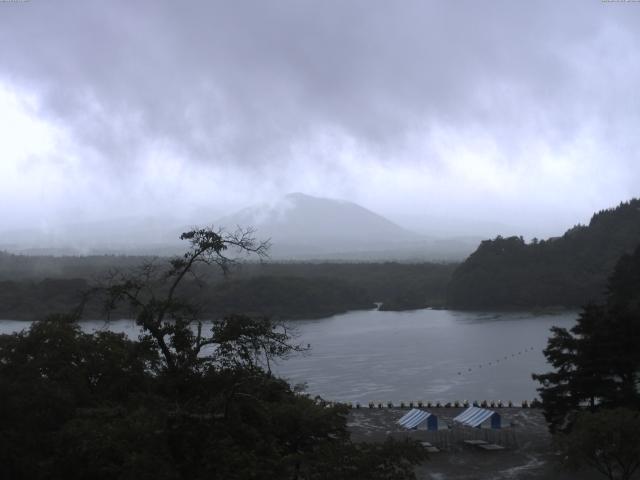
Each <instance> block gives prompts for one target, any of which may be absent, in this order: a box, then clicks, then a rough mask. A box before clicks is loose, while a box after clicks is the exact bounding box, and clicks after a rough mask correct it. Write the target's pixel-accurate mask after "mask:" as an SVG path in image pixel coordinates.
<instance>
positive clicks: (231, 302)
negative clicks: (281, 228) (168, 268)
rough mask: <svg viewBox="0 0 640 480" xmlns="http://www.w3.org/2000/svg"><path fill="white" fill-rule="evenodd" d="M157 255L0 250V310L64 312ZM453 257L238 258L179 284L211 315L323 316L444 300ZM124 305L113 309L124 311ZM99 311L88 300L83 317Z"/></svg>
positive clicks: (9, 314)
mask: <svg viewBox="0 0 640 480" xmlns="http://www.w3.org/2000/svg"><path fill="white" fill-rule="evenodd" d="M161 261H162V259H159V258H150V257H126V256H90V257H28V256H20V255H10V254H6V253H0V317H1V318H10V319H25V320H32V319H37V318H43V316H44V315H45V314H47V313H49V312H66V311H69V310H70V309H72V308H73V307H74V306H75V305H77V304H78V303H79V302H80V301H81V299H82V292H85V291H87V290H89V289H90V288H91V287H92V286H93V285H96V284H99V283H100V282H101V281H103V279H104V278H106V277H108V276H109V275H113V274H114V272H128V271H131V270H135V268H137V265H140V264H144V263H149V262H161ZM454 268H455V264H438V263H421V264H404V263H394V262H389V263H272V262H262V263H261V262H247V263H240V264H237V265H235V266H234V267H233V268H232V269H231V271H230V274H229V275H228V276H227V277H225V276H223V275H221V274H220V272H219V271H217V270H215V269H211V268H206V267H201V268H200V269H199V270H198V278H197V279H195V278H194V279H189V281H187V282H185V284H184V286H183V287H182V288H183V291H184V293H185V295H188V296H189V298H190V300H191V301H192V302H194V304H197V305H198V306H199V308H200V309H201V312H203V315H205V316H208V317H218V316H223V315H225V314H228V313H232V312H241V313H247V314H255V313H260V314H265V315H270V316H273V317H277V318H287V319H297V318H313V317H323V316H328V315H332V314H336V313H342V312H346V311H348V310H357V309H367V308H374V303H375V302H382V303H383V307H382V308H383V309H392V310H405V309H414V308H424V307H426V306H442V305H444V302H445V297H446V285H447V283H448V281H449V279H450V278H451V273H452V272H453V270H454ZM127 313H128V312H126V311H118V312H116V314H120V315H127ZM103 314H104V312H103V309H102V308H101V305H100V304H99V303H95V302H94V303H89V304H88V305H87V308H86V310H85V318H99V317H101V316H102V315H103Z"/></svg>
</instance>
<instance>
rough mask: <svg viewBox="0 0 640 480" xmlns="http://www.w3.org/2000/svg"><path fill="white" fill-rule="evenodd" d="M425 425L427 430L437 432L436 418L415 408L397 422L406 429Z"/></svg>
mask: <svg viewBox="0 0 640 480" xmlns="http://www.w3.org/2000/svg"><path fill="white" fill-rule="evenodd" d="M425 423H426V427H427V430H438V417H436V416H435V415H433V414H431V413H429V412H425V411H424V410H419V409H417V408H412V409H411V410H409V413H407V414H406V415H404V416H403V417H402V418H401V419H400V420H398V424H399V425H401V426H403V427H404V428H408V429H413V428H419V426H420V425H424V424H425Z"/></svg>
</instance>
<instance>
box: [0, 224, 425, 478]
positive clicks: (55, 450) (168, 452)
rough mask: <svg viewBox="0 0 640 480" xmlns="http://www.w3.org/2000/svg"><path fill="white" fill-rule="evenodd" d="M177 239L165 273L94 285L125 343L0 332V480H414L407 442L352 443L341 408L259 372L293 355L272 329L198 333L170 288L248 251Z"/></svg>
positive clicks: (78, 335)
mask: <svg viewBox="0 0 640 480" xmlns="http://www.w3.org/2000/svg"><path fill="white" fill-rule="evenodd" d="M183 238H184V239H187V240H190V243H191V247H190V249H189V250H188V251H187V253H185V255H184V256H183V257H179V258H175V259H172V260H171V261H170V262H169V266H168V267H167V268H161V267H159V266H158V265H154V264H151V263H146V264H145V265H143V266H142V267H141V268H140V269H138V270H136V271H134V272H132V273H130V274H114V275H112V276H111V278H110V281H109V282H108V283H107V284H106V285H104V286H103V287H101V288H100V289H95V290H94V293H95V294H97V293H101V294H102V296H101V297H100V298H101V300H103V301H104V302H105V305H107V306H108V307H109V308H114V307H115V306H117V305H118V304H122V303H126V304H127V305H128V307H129V308H130V311H131V312H132V314H133V315H134V317H135V319H136V322H137V324H138V325H139V326H140V328H141V330H142V333H141V335H140V338H139V339H138V340H137V341H132V340H129V339H126V338H125V337H124V336H123V335H117V334H113V333H108V332H98V333H94V334H86V333H82V332H81V331H80V329H79V328H78V326H77V325H76V323H75V320H77V318H78V317H77V315H73V316H62V315H57V316H52V317H49V318H48V319H47V320H45V321H41V322H36V323H34V324H33V325H32V326H31V328H30V329H29V330H28V331H25V332H21V333H19V334H13V335H3V336H0V478H11V479H16V480H21V479H36V480H37V479H45V478H46V479H64V480H74V479H86V478H91V479H99V480H100V479H105V480H107V479H109V480H114V479H146V478H148V479H154V480H165V479H166V480H169V479H185V480H186V479H188V480H199V479H224V480H232V479H265V478H268V479H300V480H302V479H316V478H318V479H319V478H329V477H330V478H332V479H340V478H345V479H346V478H363V479H364V478H368V479H378V478H380V479H382V478H385V479H398V480H403V479H411V478H414V475H413V467H414V466H415V465H416V464H418V463H421V462H422V461H424V460H425V453H424V449H422V448H421V447H420V445H418V444H417V443H403V444H398V443H396V442H388V443H386V444H384V445H367V444H354V443H352V442H351V440H350V438H349V435H348V432H347V429H346V415H347V408H346V407H345V406H340V405H338V406H332V405H327V404H326V403H325V402H323V401H322V400H321V399H310V398H307V397H306V396H303V395H300V394H298V393H296V392H294V391H293V390H292V388H291V387H290V386H289V385H288V384H287V383H286V382H285V381H283V380H281V379H278V378H275V377H274V376H273V375H272V374H271V372H270V364H271V361H272V360H273V359H275V358H282V357H284V356H287V355H289V354H290V353H293V352H296V351H300V350H301V349H300V348H299V347H298V346H296V345H293V344H291V343H290V339H289V336H288V334H287V330H286V327H285V326H283V325H281V324H278V323H274V322H272V321H270V320H269V319H267V318H264V317H261V318H252V317H247V316H243V315H233V316H227V317H225V318H223V319H221V320H219V321H216V322H214V323H213V326H212V328H211V329H210V330H209V331H203V323H202V322H201V321H200V317H199V316H198V309H197V308H195V307H194V306H193V305H192V304H191V303H190V302H189V299H188V298H186V297H184V296H183V294H184V293H185V292H184V291H183V289H181V288H180V287H181V286H182V283H183V281H184V280H185V279H186V278H187V277H188V276H190V275H196V277H197V274H196V272H195V271H194V269H195V266H196V265H198V264H205V265H217V266H218V267H221V268H222V269H223V270H227V268H228V266H229V265H230V264H231V262H232V261H231V259H229V258H227V257H225V256H224V254H223V252H224V251H225V250H226V249H227V247H232V246H234V247H238V248H240V249H241V250H243V251H250V252H256V253H260V252H261V245H262V244H257V243H255V241H254V240H253V239H252V238H251V237H250V236H247V235H245V234H243V233H242V232H240V234H239V235H238V234H235V235H231V236H227V235H225V234H223V233H221V232H214V231H212V230H208V229H204V230H197V231H194V232H190V233H188V234H185V235H183ZM186 291H187V293H188V291H189V289H187V290H186Z"/></svg>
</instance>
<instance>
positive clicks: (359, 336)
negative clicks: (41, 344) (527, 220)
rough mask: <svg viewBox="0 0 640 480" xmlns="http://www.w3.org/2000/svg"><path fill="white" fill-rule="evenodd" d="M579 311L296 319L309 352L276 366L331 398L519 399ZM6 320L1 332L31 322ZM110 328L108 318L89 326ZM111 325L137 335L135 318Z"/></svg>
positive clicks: (530, 394) (528, 394) (528, 395)
mask: <svg viewBox="0 0 640 480" xmlns="http://www.w3.org/2000/svg"><path fill="white" fill-rule="evenodd" d="M576 316H577V315H576V313H575V312H565V313H561V314H553V315H539V314H533V313H487V312H482V313H479V312H458V311H451V310H415V311H410V312H378V311H357V312H350V313H346V314H343V315H336V316H333V317H329V318H324V319H319V320H303V321H297V322H292V325H295V329H296V330H297V335H298V337H297V341H298V342H299V343H302V344H304V345H306V344H310V345H311V349H310V351H309V352H308V353H307V354H305V355H302V356H296V357H293V358H291V359H289V360H286V361H283V362H280V364H279V365H278V366H277V367H276V370H277V372H278V373H279V374H280V375H281V376H283V377H286V378H288V379H289V380H290V381H291V382H292V383H302V382H306V384H307V391H308V392H309V393H311V394H314V395H315V394H319V395H322V396H323V397H325V398H327V399H331V400H340V401H359V402H368V401H388V400H392V401H395V402H398V401H401V400H404V401H410V400H424V401H427V400H431V401H453V400H465V399H466V400H485V399H486V400H504V401H507V400H513V401H514V402H520V401H522V400H524V399H529V400H530V399H532V398H534V397H535V396H536V391H535V389H536V386H537V385H536V383H535V382H534V381H533V380H532V379H531V373H532V372H538V373H540V372H545V371H547V370H548V365H547V364H546V361H545V358H544V356H543V355H542V349H543V348H544V347H545V346H546V342H547V339H548V337H549V329H550V328H551V326H553V325H557V326H561V327H570V326H572V325H573V324H574V323H575V319H576ZM26 325H27V324H25V323H24V322H15V321H11V320H2V321H0V332H2V333H7V332H12V331H16V330H20V329H22V328H24V327H25V326H26ZM102 328H106V324H105V323H104V322H102V321H93V322H85V323H83V329H85V330H87V331H93V330H97V329H102ZM108 328H110V329H111V330H115V331H124V332H126V333H127V334H129V335H130V336H133V337H135V336H137V331H138V330H137V327H136V326H135V324H134V323H133V322H131V321H128V320H119V321H114V322H111V323H110V324H109V325H108Z"/></svg>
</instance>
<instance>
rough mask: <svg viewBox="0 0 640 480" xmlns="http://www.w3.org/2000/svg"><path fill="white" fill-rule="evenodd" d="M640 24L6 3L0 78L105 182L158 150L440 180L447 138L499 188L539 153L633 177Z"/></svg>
mask: <svg viewBox="0 0 640 480" xmlns="http://www.w3.org/2000/svg"><path fill="white" fill-rule="evenodd" d="M639 26H640V5H624V4H614V3H602V2H599V1H575V2H512V1H491V2H490V1H487V2H477V1H468V2H445V1H432V2H428V1H404V2H387V1H372V0H367V1H353V2H345V1H313V2H312V1H300V0H298V1H293V0H291V1H272V2H263V1H252V2H248V1H242V0H240V1H237V0H236V1H227V2H212V1H206V2H205V1H189V2H176V1H135V2H131V1H109V2H107V1H82V2H81V1H74V2H71V1H56V2H45V1H38V0H33V1H31V2H26V3H20V4H13V3H12V4H9V3H5V4H0V41H1V42H2V45H3V46H4V48H2V49H1V50H0V81H3V82H4V83H6V84H8V85H19V86H20V87H21V88H23V89H27V90H28V91H29V92H31V93H33V94H34V95H36V96H37V98H38V102H39V103H38V105H39V108H40V110H39V114H40V115H41V116H43V117H45V118H47V119H48V120H49V121H51V122H53V123H55V124H59V125H63V126H64V127H65V128H68V129H69V131H70V134H71V136H72V137H73V141H74V142H75V144H76V145H77V147H78V148H79V149H82V152H84V153H83V154H85V153H86V152H92V154H93V155H94V156H95V157H99V158H100V159H101V160H100V161H101V162H103V163H104V164H107V165H110V166H113V167H114V168H112V169H111V173H112V174H113V173H117V172H126V171H127V170H126V169H123V168H122V167H123V165H132V164H135V163H138V162H140V161H141V158H144V157H145V155H147V156H148V155H149V148H150V147H149V145H154V147H153V148H155V149H157V148H159V147H158V145H161V146H165V147H166V148H167V149H171V151H172V152H173V153H174V155H176V156H177V157H179V159H180V161H181V162H185V163H189V164H193V165H200V164H204V165H214V166H216V167H221V168H236V169H237V168H240V169H247V171H249V170H248V169H250V170H251V171H252V172H256V171H257V172H258V174H259V175H260V176H259V177H253V178H254V180H255V178H261V179H262V180H263V181H268V180H269V179H270V180H271V181H272V182H274V184H276V185H277V183H278V181H279V180H278V175H280V176H285V177H286V176H287V175H289V176H295V175H296V174H297V173H296V172H298V173H299V172H300V171H315V170H314V169H320V170H318V174H319V175H320V174H323V173H322V172H324V170H323V169H325V170H326V169H328V170H329V171H331V170H332V169H335V168H338V169H343V168H344V169H345V171H346V170H349V171H351V172H353V171H354V170H358V168H359V167H360V168H362V169H367V168H369V167H373V166H376V165H391V164H395V165H397V164H398V163H401V164H402V165H409V166H411V165H413V164H415V165H427V166H428V167H429V168H431V169H432V171H433V172H436V173H439V174H443V175H444V174H445V173H446V172H447V171H450V170H451V169H452V168H453V169H454V170H455V168H456V165H455V163H456V162H458V159H456V158H450V157H448V156H447V155H446V154H443V152H442V148H440V149H438V147H437V146H434V145H433V143H434V140H437V141H440V133H441V132H448V133H449V134H451V135H452V138H453V140H452V141H454V142H457V141H458V140H460V139H465V138H469V139H470V142H471V143H470V145H471V146H473V145H475V143H474V139H480V140H479V141H480V143H483V142H484V143H487V141H488V142H489V143H492V144H494V145H497V147H496V148H497V149H498V150H499V155H497V156H496V159H493V160H491V162H492V165H491V166H493V167H496V168H497V170H496V172H497V173H496V175H500V172H504V171H506V172H507V177H509V174H511V173H512V170H513V169H516V170H517V169H518V168H519V166H523V168H525V169H527V168H529V166H527V162H528V161H530V160H527V158H526V157H527V150H530V149H531V144H532V142H533V141H534V140H535V141H536V142H542V144H544V145H543V146H544V148H543V147H540V148H542V149H550V150H554V151H563V150H565V151H566V150H572V149H573V150H575V149H580V148H586V147H587V146H588V145H585V144H584V141H583V140H582V139H583V138H586V137H588V136H591V135H595V137H596V138H594V140H593V141H594V142H595V144H594V145H592V147H593V148H594V150H597V151H598V152H599V154H601V155H602V157H603V158H600V159H598V160H597V162H602V165H603V166H604V165H605V164H610V165H614V168H617V169H633V171H632V172H631V175H632V176H633V177H634V178H638V170H637V168H635V167H634V166H633V165H634V162H636V161H637V158H636V157H635V153H633V152H634V149H635V147H636V146H637V145H636V143H635V140H631V139H630V136H629V134H630V133H631V132H633V131H635V130H636V129H637V127H638V126H640V118H639V116H640V113H639V112H640V109H639V108H638V107H639V105H638V95H637V91H636V90H635V88H634V86H635V85H637V84H638V80H639V79H640V72H639V71H638V67H637V65H638V54H637V53H636V52H638V46H640V45H639V34H640V28H638V27H639ZM631 89H633V90H631ZM327 138H337V139H339V141H337V142H336V144H339V145H340V144H341V143H340V142H343V143H342V144H347V145H348V147H340V148H342V149H343V150H344V149H345V148H346V149H347V150H349V151H350V152H352V153H353V152H356V153H353V155H352V156H354V155H355V156H356V157H357V158H356V159H355V160H354V162H355V166H354V165H351V166H350V167H349V168H347V167H345V166H344V165H343V164H342V163H341V161H339V160H337V159H336V158H335V151H334V150H333V149H332V148H329V149H325V150H323V149H322V148H320V147H319V146H318V145H319V144H321V143H322V142H325V143H326V141H327V140H326V139H327ZM319 139H324V140H322V141H321V140H319ZM436 143H437V142H436ZM576 143H579V145H577V146H576ZM470 148H471V147H470ZM492 148H493V147H492ZM301 151H302V152H305V155H302V156H301V155H300V152H301ZM573 154H574V155H575V156H580V153H576V152H575V151H574V152H573ZM479 155H480V156H482V155H483V153H482V152H480V153H479ZM610 155H615V158H610V157H608V156H610ZM483 158H484V157H483ZM471 161H472V160H468V162H471ZM593 161H594V162H595V161H596V160H593ZM460 162H463V160H460ZM463 168H464V167H463ZM485 170H486V169H485ZM589 171H591V170H589ZM442 172H445V173H442ZM345 175H348V172H346V173H345ZM541 175H542V174H541ZM639 180H640V179H639ZM250 181H251V180H250V179H249V180H248V182H249V183H250ZM505 181H506V180H505ZM345 182H346V183H349V182H351V180H345ZM285 183H286V186H289V185H291V184H292V183H293V184H295V179H293V180H291V181H289V182H288V183H287V182H285ZM286 186H285V187H283V188H286ZM354 188H355V190H358V188H360V189H361V190H362V189H363V187H358V186H357V185H356V186H355V187H354ZM352 190H353V189H352Z"/></svg>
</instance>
